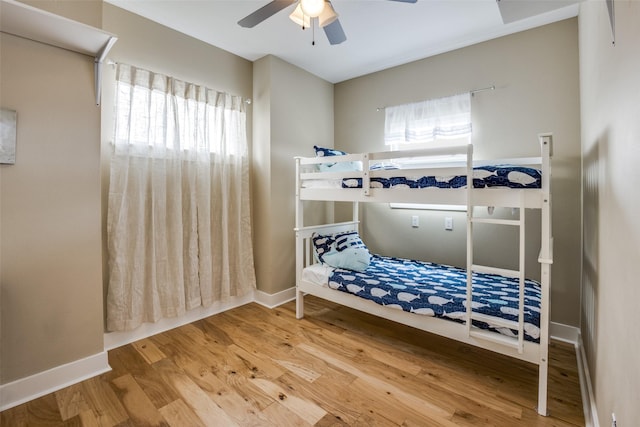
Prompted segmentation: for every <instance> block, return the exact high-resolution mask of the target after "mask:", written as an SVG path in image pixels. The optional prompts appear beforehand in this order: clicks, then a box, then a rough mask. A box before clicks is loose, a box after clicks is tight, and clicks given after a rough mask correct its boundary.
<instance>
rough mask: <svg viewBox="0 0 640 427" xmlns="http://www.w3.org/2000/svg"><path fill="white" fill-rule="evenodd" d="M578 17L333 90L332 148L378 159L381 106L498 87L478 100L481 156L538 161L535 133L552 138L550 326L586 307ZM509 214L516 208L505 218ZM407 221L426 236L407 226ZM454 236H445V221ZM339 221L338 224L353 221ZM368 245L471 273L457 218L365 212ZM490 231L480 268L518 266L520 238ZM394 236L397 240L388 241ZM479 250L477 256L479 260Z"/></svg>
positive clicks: (535, 243)
mask: <svg viewBox="0 0 640 427" xmlns="http://www.w3.org/2000/svg"><path fill="white" fill-rule="evenodd" d="M577 34H578V29H577V19H570V20H566V21H562V22H558V23H555V24H551V25H547V26H544V27H541V28H537V29H533V30H529V31H525V32H522V33H518V34H514V35H510V36H506V37H502V38H499V39H495V40H492V41H488V42H485V43H480V44H477V45H474V46H470V47H467V48H464V49H459V50H456V51H453V52H449V53H445V54H442V55H438V56H435V57H431V58H427V59H424V60H421V61H417V62H413V63H410V64H406V65H403V66H399V67H395V68H392V69H389V70H385V71H381V72H378V73H375V74H370V75H367V76H364V77H361V78H357V79H353V80H349V81H346V82H343V83H339V84H337V85H336V87H335V128H336V132H335V146H336V147H338V148H341V149H344V150H346V151H351V152H358V151H382V150H385V149H386V148H385V146H384V142H383V130H384V129H383V127H384V112H383V111H380V112H377V111H376V107H383V106H387V105H397V104H403V103H408V102H414V101H420V100H423V99H430V98H437V97H442V96H447V95H451V94H455V93H460V92H464V91H468V90H471V89H474V88H483V87H487V86H490V85H495V86H496V90H494V91H487V92H481V93H478V94H476V95H475V96H474V97H473V100H472V119H473V124H474V136H473V142H474V150H475V153H476V155H477V157H478V158H490V157H502V158H508V157H515V156H536V155H539V153H540V151H539V148H538V147H539V146H538V139H537V134H538V133H540V132H553V134H554V144H555V145H554V158H553V180H552V185H553V227H554V236H555V242H554V246H555V252H554V264H553V280H552V292H551V294H552V305H551V320H552V321H554V322H559V323H563V324H567V325H574V326H577V325H578V319H579V299H580V288H579V285H580V124H579V99H580V96H579V81H578V37H577ZM503 213H504V214H505V215H511V212H510V210H509V211H507V212H503ZM411 215H418V216H419V217H420V228H418V229H413V228H411V221H410V217H411ZM445 216H451V217H453V219H454V230H453V231H445V230H444V217H445ZM347 218H348V216H347V215H343V214H342V213H341V214H340V219H343V220H344V219H347ZM362 218H363V224H364V233H363V234H364V240H365V242H366V243H367V245H369V246H370V247H371V249H372V250H373V251H374V252H378V253H383V254H386V255H397V256H404V257H411V258H417V259H425V260H429V261H436V262H441V263H448V264H454V265H459V266H464V265H465V256H466V252H465V249H464V248H465V245H466V240H465V216H464V213H460V212H438V211H403V210H393V211H392V210H391V209H389V207H388V206H387V205H383V204H377V205H366V206H364V207H363V209H362ZM538 218H539V212H535V211H531V212H529V213H528V214H527V221H529V227H528V228H529V229H528V236H530V240H528V249H527V250H528V254H529V256H528V261H527V275H528V276H530V277H533V278H536V277H539V266H538V265H537V261H536V260H537V255H538V251H539V244H540V243H539V233H540V232H539V225H536V223H538V224H539V222H538V221H539V219H538ZM497 232H498V231H497V230H495V229H494V230H491V229H487V228H485V230H484V231H480V232H479V233H478V234H477V235H476V236H477V237H476V242H477V243H478V246H485V247H489V248H491V251H492V252H491V253H490V254H489V255H488V256H486V257H485V259H482V258H483V257H484V256H483V255H478V257H477V260H478V262H483V263H487V264H489V265H496V266H505V267H506V266H509V265H511V266H512V267H515V266H516V265H513V264H515V262H516V254H515V253H514V251H513V248H514V245H515V244H517V238H516V237H515V236H513V235H504V234H503V235H501V238H500V239H496V238H495V237H494V236H495V234H494V233H497ZM389 236H392V238H389ZM477 252H478V251H477V250H476V253H477Z"/></svg>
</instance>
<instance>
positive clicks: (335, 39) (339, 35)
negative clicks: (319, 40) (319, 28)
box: [323, 19, 347, 44]
mask: <svg viewBox="0 0 640 427" xmlns="http://www.w3.org/2000/svg"><path fill="white" fill-rule="evenodd" d="M323 29H324V33H325V34H326V35H327V39H329V43H330V44H340V43H342V42H343V41H345V40H346V39H347V36H346V35H345V33H344V30H343V29H342V25H340V21H339V20H337V19H336V20H335V21H333V22H332V23H331V24H329V25H327V26H326V27H324V28H323Z"/></svg>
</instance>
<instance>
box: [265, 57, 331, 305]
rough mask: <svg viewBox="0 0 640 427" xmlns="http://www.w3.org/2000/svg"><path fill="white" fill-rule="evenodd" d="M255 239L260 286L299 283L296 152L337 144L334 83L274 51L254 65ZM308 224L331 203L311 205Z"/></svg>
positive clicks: (269, 289) (276, 288)
mask: <svg viewBox="0 0 640 427" xmlns="http://www.w3.org/2000/svg"><path fill="white" fill-rule="evenodd" d="M253 81H254V88H253V93H254V96H253V97H254V109H255V113H256V120H255V122H254V129H253V133H254V136H255V137H254V147H253V154H254V159H253V160H254V171H255V174H254V186H253V188H254V199H253V200H254V212H253V216H254V242H255V264H256V276H257V282H258V289H259V290H261V291H263V292H266V293H268V294H275V293H277V292H279V291H283V290H286V289H288V288H291V287H293V286H295V235H294V231H293V228H294V226H295V199H294V194H295V193H294V192H295V179H294V178H295V168H294V161H293V158H294V156H313V146H314V145H325V146H333V85H332V84H331V83H328V82H326V81H325V80H322V79H320V78H318V77H316V76H314V75H312V74H310V73H308V72H306V71H304V70H301V69H300V68H297V67H295V66H293V65H291V64H289V63H287V62H285V61H283V60H281V59H278V58H276V57H274V56H266V57H264V58H262V59H259V60H258V61H256V62H255V65H254V80H253ZM306 210H307V211H308V212H310V213H311V214H310V215H309V216H307V218H306V221H307V223H308V224H311V223H314V222H316V223H317V222H319V221H322V219H323V218H325V215H326V212H327V207H326V206H324V205H313V204H311V203H310V204H308V205H307V208H306Z"/></svg>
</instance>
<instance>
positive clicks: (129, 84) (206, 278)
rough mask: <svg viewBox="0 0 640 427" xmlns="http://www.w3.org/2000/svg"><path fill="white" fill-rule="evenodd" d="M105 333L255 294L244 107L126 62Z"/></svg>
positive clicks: (121, 74)
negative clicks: (231, 298)
mask: <svg viewBox="0 0 640 427" xmlns="http://www.w3.org/2000/svg"><path fill="white" fill-rule="evenodd" d="M116 76H117V78H116V79H117V82H116V87H117V94H116V120H115V122H116V125H115V134H114V141H113V153H112V159H111V180H110V187H109V202H108V216H107V235H108V237H107V239H108V249H109V286H108V292H107V329H108V330H110V331H122V330H131V329H134V328H136V327H137V326H139V325H140V324H141V323H142V322H155V321H158V320H159V319H160V318H162V317H174V316H179V315H181V314H183V313H184V312H185V311H186V310H190V309H193V308H195V307H198V306H201V305H202V306H208V305H210V304H212V303H214V302H218V301H225V300H227V299H228V298H230V297H233V296H242V295H244V294H247V293H249V292H252V291H253V289H254V288H255V271H254V264H253V250H252V243H251V221H250V218H251V214H250V207H249V165H248V146H247V137H246V113H245V104H244V102H243V100H242V99H241V98H239V97H235V96H231V95H229V94H225V93H220V92H216V91H214V90H211V89H207V88H205V87H201V86H197V85H194V84H190V83H185V82H182V81H179V80H176V79H174V78H171V77H167V76H163V75H160V74H155V73H152V72H150V71H146V70H142V69H139V68H135V67H132V66H129V65H124V64H119V65H118V68H117V72H116Z"/></svg>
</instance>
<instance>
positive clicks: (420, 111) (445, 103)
mask: <svg viewBox="0 0 640 427" xmlns="http://www.w3.org/2000/svg"><path fill="white" fill-rule="evenodd" d="M469 135H471V94H470V93H469V92H467V93H463V94H460V95H453V96H447V97H445V98H437V99H429V100H427V101H421V102H414V103H412V104H404V105H397V106H395V107H386V108H385V121H384V141H385V144H386V145H392V146H394V145H396V146H397V145H401V144H420V143H426V142H431V141H434V140H436V139H438V138H460V137H464V136H469Z"/></svg>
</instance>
